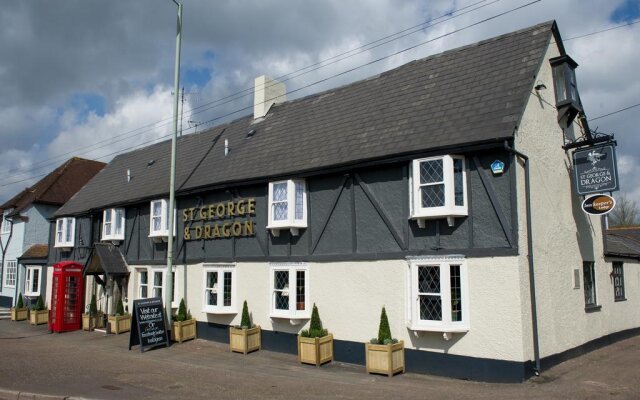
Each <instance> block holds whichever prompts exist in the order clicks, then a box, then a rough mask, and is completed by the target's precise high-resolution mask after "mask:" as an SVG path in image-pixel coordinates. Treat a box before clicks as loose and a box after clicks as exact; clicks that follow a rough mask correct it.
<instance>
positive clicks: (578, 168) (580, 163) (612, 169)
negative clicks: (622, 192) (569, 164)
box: [573, 144, 619, 196]
mask: <svg viewBox="0 0 640 400" xmlns="http://www.w3.org/2000/svg"><path fill="white" fill-rule="evenodd" d="M573 170H574V172H575V184H576V192H577V193H578V194H579V195H581V196H584V195H588V194H591V193H603V192H613V191H615V190H619V185H618V166H617V162H616V151H615V147H614V145H613V144H607V145H604V146H597V147H589V148H587V149H582V150H576V151H575V152H574V153H573Z"/></svg>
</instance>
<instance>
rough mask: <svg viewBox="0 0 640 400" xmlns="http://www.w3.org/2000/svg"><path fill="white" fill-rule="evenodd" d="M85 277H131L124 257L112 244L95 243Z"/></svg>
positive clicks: (85, 268) (85, 270) (86, 266)
mask: <svg viewBox="0 0 640 400" xmlns="http://www.w3.org/2000/svg"><path fill="white" fill-rule="evenodd" d="M83 273H84V274H85V275H100V274H103V273H106V274H107V275H129V268H128V267H127V262H126V261H125V259H124V256H123V255H122V253H121V252H120V249H118V248H117V247H116V246H114V245H113V244H111V243H95V244H94V245H93V249H92V250H91V254H90V255H89V258H88V259H87V263H86V265H85V267H84V272H83Z"/></svg>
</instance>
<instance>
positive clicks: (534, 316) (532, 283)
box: [504, 141, 540, 376]
mask: <svg viewBox="0 0 640 400" xmlns="http://www.w3.org/2000/svg"><path fill="white" fill-rule="evenodd" d="M504 149H505V150H507V151H508V152H510V153H511V154H513V155H514V156H517V157H519V158H521V159H522V160H523V161H524V180H525V193H526V194H525V196H526V204H527V206H526V209H527V239H528V240H527V252H528V255H527V259H528V260H529V295H530V296H531V328H532V330H533V357H534V359H535V363H536V366H535V369H534V370H533V372H534V373H535V375H536V376H539V375H540V342H539V338H538V311H537V306H536V280H535V270H534V268H533V232H532V229H531V223H532V222H533V220H532V218H531V180H530V178H529V177H530V173H529V157H527V156H526V155H525V154H523V153H521V152H519V151H517V150H516V149H514V148H512V147H511V146H509V143H507V141H505V142H504Z"/></svg>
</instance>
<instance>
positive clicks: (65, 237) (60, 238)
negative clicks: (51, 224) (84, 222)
mask: <svg viewBox="0 0 640 400" xmlns="http://www.w3.org/2000/svg"><path fill="white" fill-rule="evenodd" d="M75 230H76V219H75V218H71V217H65V218H58V219H57V220H56V240H55V244H54V247H62V248H70V247H73V244H74V237H75Z"/></svg>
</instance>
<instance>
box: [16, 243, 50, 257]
mask: <svg viewBox="0 0 640 400" xmlns="http://www.w3.org/2000/svg"><path fill="white" fill-rule="evenodd" d="M48 255H49V245H48V244H46V243H45V244H33V245H31V246H29V248H28V249H27V250H26V251H25V252H24V253H22V255H21V256H20V257H18V259H37V258H40V259H42V258H44V259H46V258H47V256H48Z"/></svg>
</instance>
